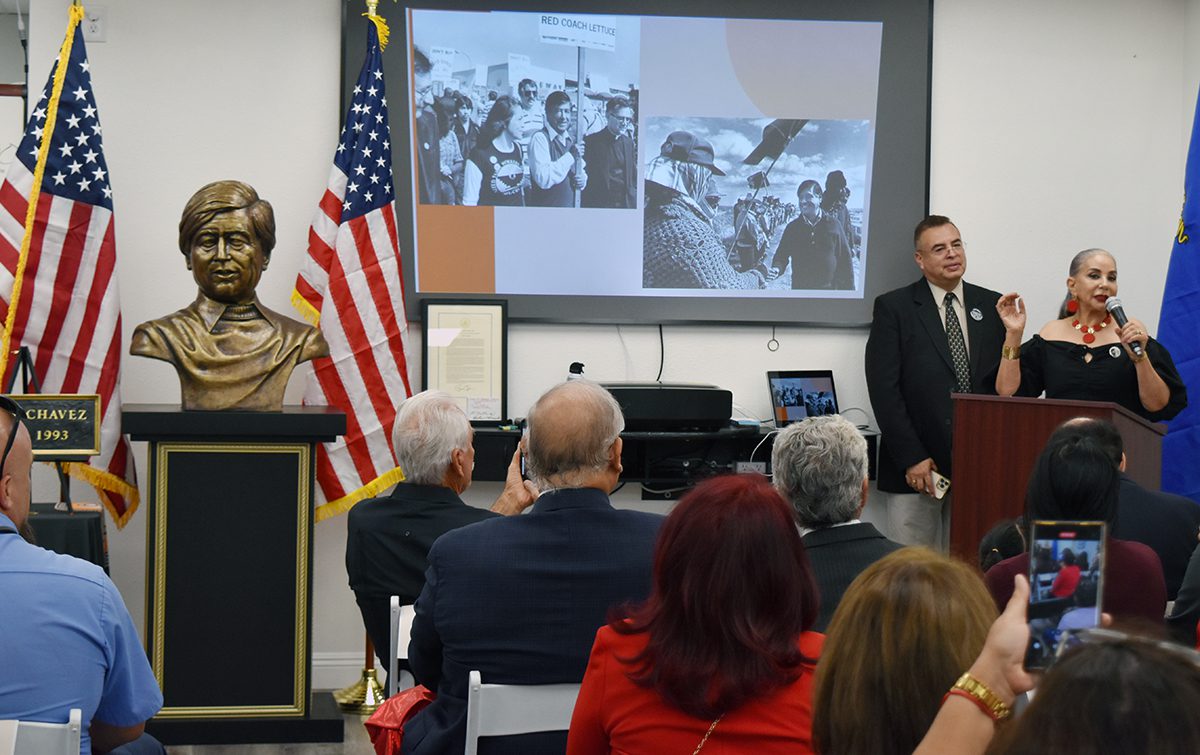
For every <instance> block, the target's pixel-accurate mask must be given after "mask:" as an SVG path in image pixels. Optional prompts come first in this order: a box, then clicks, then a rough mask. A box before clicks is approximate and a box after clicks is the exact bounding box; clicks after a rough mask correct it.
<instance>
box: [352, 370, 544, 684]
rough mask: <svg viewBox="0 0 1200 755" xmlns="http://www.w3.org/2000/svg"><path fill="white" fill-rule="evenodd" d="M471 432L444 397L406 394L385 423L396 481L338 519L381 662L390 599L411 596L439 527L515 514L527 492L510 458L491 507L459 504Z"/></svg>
mask: <svg viewBox="0 0 1200 755" xmlns="http://www.w3.org/2000/svg"><path fill="white" fill-rule="evenodd" d="M474 435H475V432H474V430H472V429H471V423H470V421H468V420H467V415H466V414H465V413H464V412H463V410H462V409H461V408H459V406H458V404H457V403H455V402H454V399H452V398H451V397H450V396H449V395H447V394H446V393H442V392H441V391H425V392H424V393H418V394H417V395H415V396H413V397H412V398H410V399H407V400H406V401H405V402H404V403H402V404H401V405H400V408H399V409H398V410H397V412H396V421H395V424H393V425H392V449H393V451H394V452H395V454H396V464H397V465H398V466H399V467H400V470H401V471H402V472H404V482H402V483H400V484H399V485H397V486H396V487H395V488H394V489H393V490H392V492H391V494H390V495H386V496H383V497H381V498H372V499H370V500H367V501H361V502H359V503H358V504H357V505H355V507H354V508H352V509H350V514H349V516H348V517H347V522H346V529H347V532H346V573H347V574H348V575H349V576H350V589H351V590H353V591H354V599H355V600H356V601H357V602H358V608H359V610H360V611H362V617H363V624H364V625H365V626H366V628H367V634H368V635H369V636H370V638H371V642H372V643H373V644H374V645H375V654H376V655H378V656H379V659H380V660H381V661H383V663H384V665H385V667H386V665H387V660H388V659H387V657H386V656H387V652H388V645H389V643H390V635H389V632H388V628H389V619H390V606H389V603H390V598H391V596H392V595H399V596H400V603H401V604H402V605H405V604H410V603H412V602H414V601H415V600H416V599H417V595H419V594H420V592H421V587H422V586H423V585H424V584H425V559H426V556H427V555H428V554H429V547H430V546H431V545H433V541H434V540H437V539H438V538H439V537H441V536H442V534H444V533H445V532H447V531H449V530H452V529H455V528H457V527H462V526H463V525H467V524H472V523H474V522H479V521H483V520H484V519H489V518H491V517H494V516H497V515H499V514H519V513H520V512H521V511H523V510H524V509H526V508H528V507H529V506H530V505H532V503H533V500H534V497H535V495H534V492H533V490H532V487H531V486H528V487H527V486H526V484H524V483H522V480H521V474H520V467H519V465H518V459H517V457H516V456H515V455H514V456H513V464H512V465H510V467H509V479H508V481H507V482H506V484H505V487H504V492H503V493H501V495H500V498H499V499H497V501H496V502H495V504H493V505H492V508H491V511H487V510H484V509H480V508H476V507H474V506H470V505H468V504H466V503H464V502H463V500H462V499H461V498H459V496H460V495H461V494H462V492H463V491H464V490H466V489H467V488H468V487H469V486H470V485H471V472H472V470H473V469H474V467H475V447H474V445H473V444H472V441H473V439H474Z"/></svg>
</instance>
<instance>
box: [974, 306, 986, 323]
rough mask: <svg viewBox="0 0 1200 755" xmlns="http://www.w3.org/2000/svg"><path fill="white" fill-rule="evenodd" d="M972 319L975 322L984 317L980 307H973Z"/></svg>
mask: <svg viewBox="0 0 1200 755" xmlns="http://www.w3.org/2000/svg"><path fill="white" fill-rule="evenodd" d="M971 319H972V320H974V321H975V322H979V321H980V320H982V319H983V313H982V312H980V311H979V307H972V308H971Z"/></svg>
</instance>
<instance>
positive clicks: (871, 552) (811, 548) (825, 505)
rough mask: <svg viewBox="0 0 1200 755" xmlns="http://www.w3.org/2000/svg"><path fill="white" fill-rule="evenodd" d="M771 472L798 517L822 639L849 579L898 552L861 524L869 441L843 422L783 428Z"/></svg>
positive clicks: (819, 420) (817, 420)
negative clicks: (816, 595) (814, 582)
mask: <svg viewBox="0 0 1200 755" xmlns="http://www.w3.org/2000/svg"><path fill="white" fill-rule="evenodd" d="M771 470H772V472H773V474H774V477H773V479H774V481H775V487H776V489H778V490H779V492H780V494H781V495H783V497H784V498H786V499H787V500H788V501H789V502H790V503H791V504H792V507H793V508H794V509H795V510H796V519H797V521H798V522H799V524H800V533H801V536H802V537H803V540H804V548H805V550H807V551H808V558H809V560H810V561H811V562H812V569H813V576H814V577H816V580H817V589H818V590H819V592H820V595H821V601H820V605H821V611H820V613H819V614H818V616H817V623H816V625H814V626H813V630H814V631H817V632H824V631H825V630H826V628H827V627H828V626H829V620H830V619H831V618H833V612H834V611H835V610H836V609H837V607H838V603H840V602H841V600H842V595H843V594H844V593H845V592H846V588H847V587H849V586H850V583H851V582H853V581H854V578H855V577H857V576H858V575H859V574H860V573H861V572H862V571H863V569H866V568H867V567H868V566H870V565H871V564H873V563H875V562H876V561H878V560H879V559H881V558H883V557H884V556H886V555H887V554H889V553H891V552H892V551H894V550H898V549H900V548H902V547H903V546H902V545H900V544H899V543H894V542H892V541H891V540H888V539H887V538H885V537H884V536H883V535H882V534H880V532H879V530H877V529H875V525H873V524H871V523H869V522H863V521H859V516H860V515H861V514H862V510H863V506H865V505H866V504H867V441H866V439H865V438H863V436H862V433H860V432H859V431H858V428H856V427H855V426H854V425H852V424H851V423H850V422H848V421H847V420H845V419H844V418H843V417H842V416H841V415H838V414H831V415H828V416H824V417H809V418H808V419H806V420H804V421H802V422H796V423H793V424H791V425H788V426H787V427H786V428H785V429H784V430H783V431H782V432H781V433H779V435H778V436H776V438H775V447H774V448H773V449H772V451H771Z"/></svg>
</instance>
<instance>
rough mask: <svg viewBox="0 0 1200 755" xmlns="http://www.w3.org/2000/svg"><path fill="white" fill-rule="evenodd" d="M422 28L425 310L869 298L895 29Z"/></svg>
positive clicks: (420, 202) (416, 208) (419, 256)
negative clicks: (513, 303) (573, 302)
mask: <svg viewBox="0 0 1200 755" xmlns="http://www.w3.org/2000/svg"><path fill="white" fill-rule="evenodd" d="M408 29H409V35H410V40H409V41H410V51H411V52H410V57H409V65H410V72H411V73H412V75H413V87H412V89H411V94H410V102H409V108H410V109H409V112H410V113H411V118H412V127H411V134H412V137H413V138H412V144H411V145H410V147H411V150H412V156H413V166H414V170H413V197H414V198H416V201H414V203H413V208H412V212H413V225H414V237H415V244H414V246H415V251H414V257H415V261H416V291H417V292H419V293H420V294H436V293H456V294H461V293H481V294H500V295H521V294H532V295H559V296H561V295H573V296H582V295H588V296H634V297H663V296H668V297H693V298H694V297H705V296H712V297H723V298H738V297H751V298H779V299H788V298H799V299H822V298H825V299H829V298H838V299H861V298H862V297H863V294H864V290H865V289H866V280H865V278H866V271H867V270H868V266H867V259H868V254H869V244H868V241H869V239H868V234H867V228H868V226H869V217H870V206H869V205H870V196H871V178H872V161H873V157H874V145H875V124H876V112H875V109H876V103H877V101H878V93H879V67H880V66H879V62H880V54H881V40H882V24H881V23H875V22H842V21H780V20H745V19H711V18H672V17H636V16H601V15H592V14H567V13H516V12H468V11H444V10H418V9H414V10H411V11H410V23H409V26H408Z"/></svg>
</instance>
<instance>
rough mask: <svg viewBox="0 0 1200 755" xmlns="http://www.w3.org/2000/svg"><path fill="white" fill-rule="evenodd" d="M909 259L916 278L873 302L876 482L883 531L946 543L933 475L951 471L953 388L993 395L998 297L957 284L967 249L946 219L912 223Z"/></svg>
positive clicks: (901, 538) (908, 541)
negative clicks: (884, 496)
mask: <svg viewBox="0 0 1200 755" xmlns="http://www.w3.org/2000/svg"><path fill="white" fill-rule="evenodd" d="M913 238H914V243H915V245H916V251H915V253H914V255H913V257H914V259H915V260H916V263H917V267H919V268H920V269H921V272H922V274H923V277H922V279H921V280H918V281H916V282H915V283H911V284H909V285H907V286H903V287H901V288H898V289H896V290H894V291H889V292H888V293H886V294H882V295H881V296H879V297H878V298H876V299H875V313H874V316H873V318H872V320H871V334H870V336H869V338H868V339H867V353H866V372H867V390H868V392H869V393H870V396H871V406H872V407H873V408H874V410H875V420H876V422H878V423H879V429H880V432H881V433H882V438H881V439H880V447H879V463H878V487H879V490H881V491H883V492H886V493H893V494H897V495H892V496H891V498H890V500H889V501H888V522H889V527H888V534H889V535H890V536H891V537H892V539H893V540H896V541H898V542H901V543H904V544H905V545H918V544H920V545H930V546H933V547H940V548H942V549H943V550H945V549H946V547H947V544H948V541H949V529H950V527H949V524H950V508H949V499H948V498H944V499H942V500H938V499H937V498H935V497H934V495H933V493H934V491H935V490H936V488H935V487H934V480H933V472H935V471H936V472H939V473H940V474H942V475H945V476H946V477H951V471H952V470H951V469H950V433H951V420H952V417H951V415H952V413H953V404H952V402H951V400H950V394H951V393H995V380H996V370H997V368H998V366H999V364H1000V352H1001V347H1002V346H1003V344H1004V325H1003V323H1001V322H1000V316H999V315H998V314H997V313H996V302H997V300H999V298H1000V294H998V293H997V292H995V291H989V290H988V289H986V288H980V287H979V286H973V285H971V284H970V283H965V282H964V281H963V279H962V278H963V273H965V272H966V269H967V254H966V248H965V247H964V246H963V242H962V236H961V235H960V234H959V232H958V228H957V227H955V225H954V223H952V222H950V219H949V218H947V217H945V216H942V215H930V216H929V217H927V218H925V219H924V220H922V221H921V222H920V223H919V224H917V228H916V232H915V233H914V234H913Z"/></svg>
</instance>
